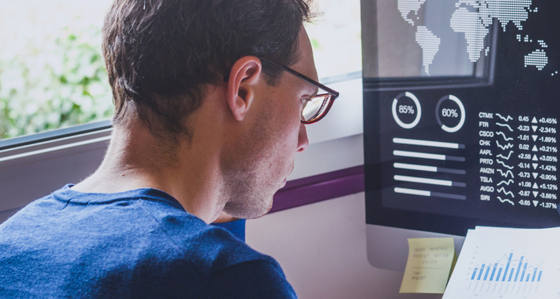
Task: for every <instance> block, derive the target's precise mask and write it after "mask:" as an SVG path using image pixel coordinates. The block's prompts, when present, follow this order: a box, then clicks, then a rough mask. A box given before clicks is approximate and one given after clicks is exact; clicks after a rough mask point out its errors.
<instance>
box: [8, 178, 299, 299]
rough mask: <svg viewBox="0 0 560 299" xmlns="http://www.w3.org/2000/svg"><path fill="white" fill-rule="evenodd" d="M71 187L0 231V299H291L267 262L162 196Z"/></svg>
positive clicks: (278, 274) (270, 260) (27, 209)
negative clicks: (89, 190)
mask: <svg viewBox="0 0 560 299" xmlns="http://www.w3.org/2000/svg"><path fill="white" fill-rule="evenodd" d="M70 187H71V185H67V186H65V187H64V188H62V189H60V190H58V191H56V192H54V193H53V194H51V195H49V196H46V197H44V198H41V199H38V200H36V201H34V202H32V203H31V204H29V205H28V206H26V207H25V208H23V209H22V210H21V211H19V212H18V213H16V214H15V215H14V216H12V217H11V218H10V219H8V220H7V221H6V222H4V223H3V224H2V225H0V297H1V298H8V297H9V298H53V297H70V298H77V297H79V298H296V295H295V293H294V291H293V289H292V287H291V286H290V284H289V283H288V282H287V280H286V278H285V276H284V273H283V272H282V269H281V268H280V266H279V265H278V263H277V262H276V261H275V260H274V259H273V258H271V257H269V256H266V255H263V254H260V253H258V252H256V251H255V250H253V249H251V248H250V247H249V246H247V245H246V244H245V243H244V242H243V241H241V240H240V239H238V238H237V237H235V236H233V235H232V234H231V233H230V232H228V231H227V230H225V229H223V228H219V227H215V226H211V225H208V224H206V223H205V222H203V221H202V220H200V219H199V218H197V217H195V216H193V215H190V214H188V213H187V212H185V210H184V209H183V207H182V206H181V205H180V204H179V202H177V200H175V199H174V198H173V197H171V196H170V195H168V194H166V193H164V192H162V191H159V190H155V189H138V190H132V191H127V192H121V193H112V194H94V193H82V192H77V191H74V190H72V189H70Z"/></svg>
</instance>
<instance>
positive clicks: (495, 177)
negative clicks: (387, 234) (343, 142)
mask: <svg viewBox="0 0 560 299" xmlns="http://www.w3.org/2000/svg"><path fill="white" fill-rule="evenodd" d="M559 16H560V2H559V1H550V0H509V1H508V0H476V1H475V0H460V1H455V0H399V1H396V0H377V1H368V0H363V1H362V31H363V32H362V40H363V65H364V70H363V76H364V154H365V165H366V174H365V177H366V209H367V223H368V224H377V225H387V226H394V227H400V228H408V229H418V230H427V231H434V232H441V233H450V234H457V235H464V234H465V233H466V230H467V229H468V228H473V227H474V226H475V225H497V226H516V227H549V226H559V225H560V215H559V213H558V209H557V206H558V193H559V192H558V185H559V183H558V172H557V169H558V166H559V163H558V157H559V155H558V143H557V141H558V130H559V129H560V127H559V125H558V121H559V119H560V74H559V71H560V34H559V31H558V29H559V28H560V18H559Z"/></svg>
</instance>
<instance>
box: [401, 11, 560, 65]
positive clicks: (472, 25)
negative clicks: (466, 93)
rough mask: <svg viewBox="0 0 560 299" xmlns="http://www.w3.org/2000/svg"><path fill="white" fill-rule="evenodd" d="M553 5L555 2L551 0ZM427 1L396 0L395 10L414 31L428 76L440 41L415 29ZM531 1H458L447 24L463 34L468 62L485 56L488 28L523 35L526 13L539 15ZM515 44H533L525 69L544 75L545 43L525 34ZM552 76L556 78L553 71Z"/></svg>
mask: <svg viewBox="0 0 560 299" xmlns="http://www.w3.org/2000/svg"><path fill="white" fill-rule="evenodd" d="M554 1H556V0H554ZM425 2H426V0H398V9H399V12H400V14H401V16H402V18H403V19H404V20H405V21H406V22H408V23H409V24H410V25H411V26H414V27H416V42H417V43H418V45H420V47H421V48H422V64H423V66H424V71H425V72H426V74H427V75H428V76H429V75H430V65H431V64H432V63H433V61H434V57H435V56H436V54H437V53H438V52H439V50H440V45H441V38H440V37H438V36H436V35H435V34H434V33H433V32H432V31H431V30H430V29H429V28H427V27H426V26H420V25H418V26H417V25H416V22H415V21H416V20H417V19H418V11H419V10H420V9H421V8H422V5H424V3H425ZM532 4H533V3H532V0H460V1H457V3H455V11H454V12H453V15H452V16H451V19H450V20H449V25H450V27H451V29H453V31H454V32H456V33H460V34H464V36H465V40H466V42H467V49H466V50H467V53H468V57H469V60H470V61H471V62H473V63H476V62H477V61H478V60H479V59H480V57H481V55H488V53H489V52H490V47H489V46H486V47H485V46H484V39H485V38H486V36H487V35H488V34H489V32H490V26H491V25H492V24H493V22H495V21H496V20H498V21H499V22H500V25H501V27H502V30H503V31H504V32H505V31H506V30H507V25H508V24H509V23H513V24H514V25H515V26H516V27H517V29H519V31H521V32H523V22H526V21H527V20H528V19H529V13H532V14H531V15H532V16H534V15H535V14H533V13H538V7H535V8H531V6H532ZM517 41H518V42H520V43H521V42H523V43H533V42H536V43H535V45H537V46H536V48H535V50H534V51H532V52H530V53H527V55H525V56H524V64H525V67H536V69H537V70H539V71H543V70H544V69H545V67H546V65H547V64H548V56H547V48H548V45H547V43H546V41H544V40H540V39H536V40H535V41H533V39H532V37H530V36H529V35H528V34H526V35H523V34H517ZM551 75H552V76H555V75H558V72H557V71H555V72H553V73H551Z"/></svg>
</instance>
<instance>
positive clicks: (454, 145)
mask: <svg viewBox="0 0 560 299" xmlns="http://www.w3.org/2000/svg"><path fill="white" fill-rule="evenodd" d="M393 143H397V144H408V145H421V146H431V147H442V148H454V149H460V148H464V145H462V144H459V143H451V142H439V141H429V140H418V139H407V138H393Z"/></svg>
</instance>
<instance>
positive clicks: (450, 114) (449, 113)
mask: <svg viewBox="0 0 560 299" xmlns="http://www.w3.org/2000/svg"><path fill="white" fill-rule="evenodd" d="M445 101H452V102H454V103H455V104H456V105H457V107H458V109H459V113H458V112H457V109H450V108H443V109H441V104H442V103H444V102H445ZM465 116H466V113H465V106H464V105H463V102H461V100H460V99H459V98H458V97H456V96H454V95H451V94H450V95H446V96H444V97H442V98H441V99H439V101H438V103H437V106H436V119H437V122H438V124H439V126H440V127H441V129H442V130H444V131H445V132H447V133H455V132H457V131H459V130H461V128H462V127H463V125H464V124H465ZM442 117H444V118H458V122H457V124H456V125H454V126H447V125H445V124H444V123H443V121H442V119H441V118H442Z"/></svg>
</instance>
